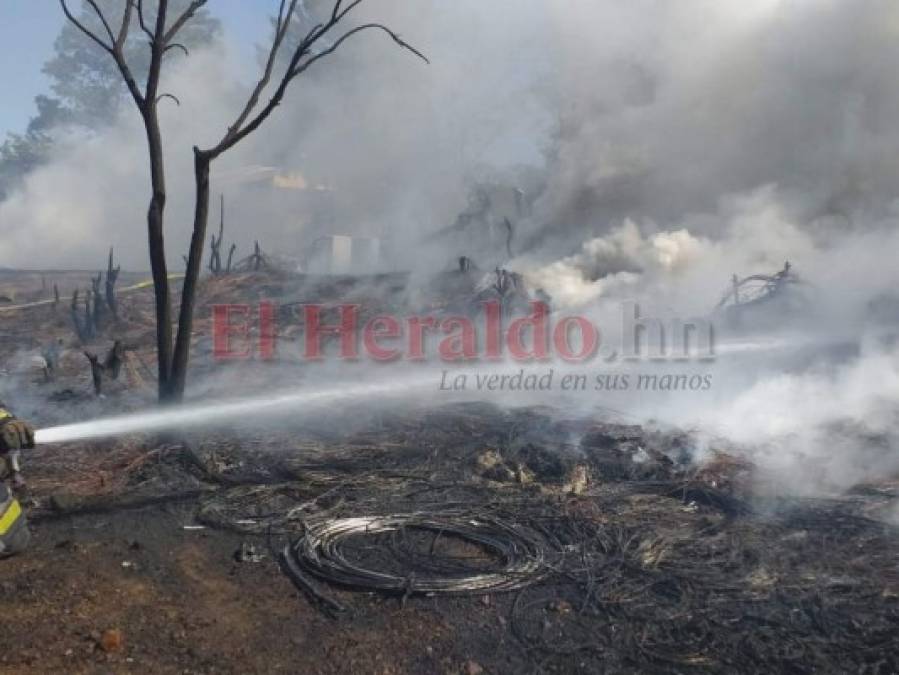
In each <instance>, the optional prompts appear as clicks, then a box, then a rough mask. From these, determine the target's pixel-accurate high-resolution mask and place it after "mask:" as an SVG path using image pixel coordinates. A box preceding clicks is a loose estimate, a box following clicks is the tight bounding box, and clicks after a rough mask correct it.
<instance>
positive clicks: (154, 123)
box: [144, 102, 172, 401]
mask: <svg viewBox="0 0 899 675" xmlns="http://www.w3.org/2000/svg"><path fill="white" fill-rule="evenodd" d="M144 118H145V121H146V127H147V142H148V145H149V149H150V180H151V182H152V185H153V196H152V198H151V199H150V208H149V211H148V212H147V232H148V235H149V246H150V269H151V270H152V273H153V290H154V293H155V296H156V364H157V370H158V372H159V400H160V401H167V400H170V398H171V396H170V387H169V384H170V382H171V372H172V301H171V289H170V287H169V272H168V266H167V264H166V260H165V237H164V236H163V224H164V220H163V214H164V212H165V202H166V191H165V190H166V187H165V165H164V163H163V154H162V136H161V135H160V132H159V120H158V118H157V114H156V104H155V102H154V103H152V104H150V105H149V110H148V111H147V112H146V114H145V115H144Z"/></svg>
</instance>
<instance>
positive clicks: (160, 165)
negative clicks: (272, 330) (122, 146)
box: [59, 0, 427, 401]
mask: <svg viewBox="0 0 899 675" xmlns="http://www.w3.org/2000/svg"><path fill="white" fill-rule="evenodd" d="M59 1H60V4H61V5H62V9H63V12H64V13H65V15H66V18H68V20H69V21H71V22H72V23H73V24H74V25H75V26H77V27H78V29H79V30H81V32H82V33H84V34H85V35H86V36H87V37H88V38H90V39H91V40H93V41H94V42H95V43H96V44H97V45H98V46H99V47H100V48H101V49H103V50H104V51H106V52H107V53H108V54H109V55H110V56H111V57H112V59H113V60H114V61H115V64H116V66H117V67H118V69H119V72H120V73H121V75H122V78H123V80H124V81H125V84H126V85H127V87H128V91H129V92H130V94H131V96H132V98H133V99H134V102H135V104H136V106H137V108H138V110H139V111H140V114H141V117H142V118H143V122H144V128H145V130H146V136H147V144H148V149H149V156H150V182H151V186H152V197H151V199H150V207H149V210H148V214H147V229H148V234H149V244H150V266H151V269H152V271H153V284H154V289H155V292H156V331H157V353H158V371H159V398H160V400H162V401H178V400H180V399H181V398H182V397H183V394H184V387H185V384H186V379H187V365H188V362H189V359H190V343H191V334H192V330H193V312H194V304H195V298H196V291H197V282H198V280H199V276H200V269H201V265H202V260H203V249H204V246H205V243H206V230H207V226H208V222H209V195H210V188H209V176H210V169H211V166H212V164H213V162H214V161H215V160H216V159H218V158H219V157H221V156H222V155H223V154H225V153H226V152H227V151H228V150H230V149H231V148H233V147H234V146H236V145H237V144H238V143H240V142H241V141H242V140H243V139H245V138H246V137H247V136H249V135H250V134H252V133H253V132H255V131H256V130H257V129H259V127H261V126H262V125H263V123H264V122H265V121H266V120H267V119H268V118H269V116H270V115H271V114H272V113H273V112H274V111H275V109H276V108H277V107H278V106H279V105H281V102H282V101H283V100H284V96H285V94H286V93H287V89H288V87H289V86H290V85H291V83H293V82H294V81H295V80H296V79H297V78H298V77H299V76H300V75H302V74H303V73H305V72H306V71H307V70H308V69H309V68H310V67H312V66H313V65H314V64H316V63H317V62H319V61H321V60H322V59H324V58H326V57H327V56H329V55H331V54H334V53H335V52H336V51H337V50H338V49H339V48H340V47H341V46H342V45H343V44H344V43H345V42H346V41H347V40H349V39H350V38H352V37H353V36H355V35H358V34H360V33H362V32H367V31H378V32H382V33H384V34H386V35H387V36H388V37H390V38H391V39H392V40H393V41H394V42H395V43H396V44H397V45H399V46H400V47H402V48H404V49H407V50H409V51H411V52H412V53H413V54H415V55H417V56H419V57H420V58H422V59H424V60H425V61H427V59H425V57H424V56H423V55H422V54H421V53H420V52H418V51H417V50H416V49H414V48H413V47H412V46H410V45H409V44H407V43H406V42H404V41H403V40H402V39H401V38H400V37H399V35H397V34H396V33H395V32H394V31H392V30H391V29H390V28H388V27H387V26H385V25H383V24H380V23H364V24H361V25H358V26H355V27H353V28H350V29H348V30H346V31H345V32H343V33H342V34H341V33H339V30H340V26H342V25H343V23H344V20H345V19H346V18H347V16H348V15H350V13H351V12H352V11H353V10H354V9H356V8H357V7H359V5H361V4H362V3H363V2H364V0H351V1H348V2H345V1H344V0H336V1H335V2H334V5H333V7H332V9H331V10H330V11H329V12H328V14H327V16H326V17H325V19H324V20H323V21H322V22H321V23H319V24H317V25H316V26H314V27H313V28H312V29H311V30H309V31H308V32H307V33H306V34H305V35H301V36H292V37H298V39H297V40H296V42H295V43H294V40H293V39H292V38H291V39H288V36H289V35H291V33H292V31H291V28H292V26H294V25H295V24H296V19H297V17H299V16H300V14H302V13H304V12H305V6H304V4H303V3H302V2H301V0H280V2H279V7H278V15H277V18H276V20H275V30H274V35H273V37H272V42H271V45H270V47H269V49H268V54H267V58H266V60H265V65H264V68H263V72H262V75H261V76H260V78H259V81H258V82H257V83H256V85H255V86H254V87H253V89H252V91H251V92H250V94H249V96H248V98H247V101H246V104H245V105H244V107H243V109H242V110H241V111H240V112H239V113H238V115H237V117H236V118H235V120H234V122H233V124H231V125H230V126H229V127H228V129H227V130H226V131H225V133H224V135H223V136H222V137H221V139H220V140H219V141H218V143H216V144H215V145H213V146H211V147H209V148H206V149H201V148H199V147H196V146H195V147H194V149H193V150H194V178H195V182H196V201H195V206H194V223H193V232H192V235H191V241H190V249H189V253H188V256H187V269H186V271H185V275H184V284H183V287H182V291H181V308H180V313H179V317H178V333H177V336H175V338H174V345H173V332H174V331H173V324H172V302H171V293H170V288H169V279H168V270H167V266H166V258H165V247H164V240H163V214H164V210H165V203H166V182H165V163H164V157H163V151H162V134H161V131H160V128H159V116H158V105H159V102H160V101H161V100H162V99H164V98H172V99H173V100H175V101H176V102H177V99H175V97H174V96H172V95H171V94H165V93H161V92H160V91H159V81H160V73H161V71H162V63H163V58H164V57H165V56H166V55H167V54H168V53H170V52H171V51H173V50H176V49H181V50H182V51H184V52H186V51H187V50H186V49H185V48H184V47H183V45H181V44H179V43H178V42H176V41H175V38H176V37H177V36H178V33H179V31H180V30H181V29H182V28H183V27H184V26H185V24H187V23H188V22H189V21H190V20H191V19H192V18H193V17H194V16H195V15H196V13H197V12H198V11H199V10H200V9H201V8H202V7H204V6H205V5H206V4H207V0H193V2H191V3H190V4H189V5H188V7H187V9H185V10H184V11H183V12H182V13H181V14H180V15H178V16H177V17H176V18H175V19H174V20H173V21H169V16H168V7H169V2H168V0H158V2H157V9H156V15H155V17H154V19H155V20H153V21H148V20H147V18H146V16H145V12H144V9H145V8H144V3H143V1H142V0H123V3H124V10H123V12H122V17H121V23H120V24H119V28H118V30H113V27H112V25H111V24H110V22H109V20H108V19H107V17H106V15H105V14H104V12H103V11H102V10H101V9H100V7H99V6H98V4H97V0H84V2H86V3H87V5H88V6H89V7H90V8H91V9H92V10H93V12H94V13H95V14H96V15H97V17H98V19H99V21H100V23H101V25H102V30H100V31H97V32H94V31H92V30H91V29H90V28H88V27H87V26H85V25H84V24H83V23H81V22H80V21H79V20H78V19H77V18H75V16H73V14H72V13H71V11H70V10H69V8H68V7H67V4H66V2H67V0H59ZM151 14H152V12H151ZM135 20H136V23H137V25H138V26H139V27H140V30H142V31H143V32H144V33H145V34H146V36H147V38H148V40H149V45H150V67H149V70H148V74H147V80H146V83H145V84H144V87H143V89H141V87H140V85H138V83H137V81H136V80H135V78H134V75H133V72H132V69H131V67H130V66H129V64H128V63H127V60H126V58H125V55H124V45H125V41H126V40H127V37H128V33H129V31H130V30H131V29H132V24H133V23H134V22H135ZM285 43H288V44H291V45H293V44H295V46H291V47H288V48H287V49H290V50H291V51H290V52H288V54H289V59H287V62H286V66H283V72H282V73H281V74H280V76H276V73H275V70H276V67H279V64H281V63H283V61H282V60H281V59H279V56H280V55H281V50H282V47H284V45H285ZM269 85H273V86H274V89H273V92H272V94H271V97H270V98H269V100H268V102H267V103H265V105H262V106H261V107H260V104H261V100H260V99H261V98H262V96H263V94H264V93H265V92H266V90H267V89H268V87H269Z"/></svg>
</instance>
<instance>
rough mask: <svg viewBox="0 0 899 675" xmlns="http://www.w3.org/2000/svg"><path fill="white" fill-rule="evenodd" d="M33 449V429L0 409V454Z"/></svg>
mask: <svg viewBox="0 0 899 675" xmlns="http://www.w3.org/2000/svg"><path fill="white" fill-rule="evenodd" d="M33 447H34V427H32V426H31V425H30V424H28V423H27V422H23V421H22V420H18V419H16V418H15V417H13V416H12V415H10V414H9V413H8V412H6V411H5V410H2V409H0V452H10V451H11V450H27V449H30V448H33Z"/></svg>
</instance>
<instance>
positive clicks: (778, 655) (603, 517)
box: [43, 403, 899, 673]
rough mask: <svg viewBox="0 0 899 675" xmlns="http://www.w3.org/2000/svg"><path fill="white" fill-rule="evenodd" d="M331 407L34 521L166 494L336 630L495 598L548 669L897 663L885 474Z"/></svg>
mask: <svg viewBox="0 0 899 675" xmlns="http://www.w3.org/2000/svg"><path fill="white" fill-rule="evenodd" d="M341 420H345V416H343V415H342V414H341V411H339V410H333V411H331V412H330V413H328V414H324V415H318V416H317V417H316V419H314V420H308V421H305V420H304V421H303V422H302V423H301V424H298V425H297V428H296V429H293V430H283V429H282V430H279V431H267V430H258V431H253V432H249V431H245V433H244V434H243V436H241V435H240V434H237V435H236V436H235V434H234V433H231V432H229V433H221V434H218V435H210V434H204V435H202V436H198V437H195V438H192V439H190V440H189V441H188V442H186V443H177V444H172V445H169V446H158V447H155V448H153V450H152V451H151V452H147V448H146V447H145V448H143V450H142V451H141V452H142V454H141V458H142V459H141V460H140V461H138V462H133V461H132V463H130V464H128V465H127V466H122V467H121V469H120V470H119V471H118V472H115V473H114V475H115V476H117V477H119V479H121V477H122V476H124V479H123V482H122V483H121V485H120V486H119V487H118V488H117V489H116V490H115V491H114V492H109V493H108V494H107V496H105V497H102V498H98V497H96V496H95V495H92V496H85V497H84V498H83V499H81V500H75V501H73V502H70V503H69V504H62V505H60V504H58V503H57V504H55V505H54V504H51V503H46V504H45V509H46V510H45V511H44V515H43V517H47V518H55V517H59V515H61V514H62V515H67V516H68V515H72V514H74V513H78V512H79V511H82V510H100V511H102V510H104V509H116V508H122V506H123V505H131V506H138V505H145V504H149V503H155V502H158V501H165V500H179V501H181V502H185V503H187V504H192V505H193V507H192V513H193V518H194V520H193V523H195V524H194V525H190V527H197V528H206V529H207V530H210V531H220V530H221V531H229V532H232V533H238V534H239V535H240V536H241V537H242V538H243V539H244V541H245V544H244V545H242V546H241V549H240V550H239V551H237V552H236V553H235V560H238V561H241V562H249V563H253V562H260V561H261V562H265V563H266V564H272V565H275V564H277V566H278V568H279V569H280V570H281V572H282V573H283V574H285V575H287V576H288V577H289V578H290V580H291V581H292V582H293V584H294V585H295V587H296V588H297V590H298V592H299V595H300V599H298V600H297V601H298V602H309V603H311V604H312V605H313V606H315V607H317V608H318V609H319V610H320V611H321V612H322V613H324V614H325V615H326V616H328V617H330V618H331V619H332V620H333V621H335V622H337V624H338V625H339V624H340V623H341V622H354V621H366V620H371V619H366V617H373V616H375V615H376V613H377V612H378V611H379V609H378V608H379V607H382V606H383V603H384V602H387V603H397V604H398V606H401V607H405V606H408V605H409V604H410V603H420V605H421V607H422V608H432V611H435V612H438V613H448V614H450V615H456V614H457V613H470V612H478V611H484V612H488V611H489V612H497V613H498V614H499V616H500V617H501V619H502V625H503V626H504V630H505V631H506V634H507V637H508V639H509V640H512V641H513V642H514V643H515V644H517V645H518V649H519V650H520V653H521V658H522V660H523V662H527V663H531V664H539V665H540V667H541V668H542V669H544V670H546V671H549V672H572V671H573V670H579V671H582V672H604V671H605V670H609V671H614V672H687V671H693V670H696V669H698V670H701V671H703V672H721V673H725V672H726V673H732V672H784V671H793V670H795V671H796V672H812V671H815V670H819V671H820V672H834V671H833V669H834V668H835V667H836V668H838V669H839V670H841V671H842V672H870V673H889V672H894V671H895V669H896V667H897V666H899V664H897V663H896V650H895V635H896V631H897V629H899V569H897V567H896V560H897V554H899V538H897V536H896V534H897V533H896V530H895V527H893V526H890V525H888V524H885V523H884V522H881V521H878V520H875V519H874V518H873V517H871V512H872V506H874V505H877V504H881V503H883V501H884V500H888V499H893V498H894V497H895V496H896V495H895V494H892V492H891V491H890V488H888V487H886V486H880V487H879V488H877V489H876V490H874V489H871V490H869V491H868V492H867V493H863V492H858V493H857V494H854V495H850V496H847V497H844V498H840V499H830V500H826V499H817V500H800V499H789V500H786V499H782V500H773V499H759V498H757V497H754V496H753V494H754V493H753V482H754V480H755V479H756V477H755V476H754V472H753V467H752V465H750V464H749V463H747V462H745V461H741V460H739V459H737V458H735V457H733V456H731V455H729V454H726V453H724V452H718V453H715V452H714V451H710V452H712V455H711V456H712V459H711V460H709V461H707V462H705V463H703V464H702V465H701V466H700V465H698V464H697V463H696V462H695V461H694V460H695V453H696V452H697V450H698V447H697V445H696V439H694V438H693V437H692V436H691V435H690V434H686V433H682V432H677V431H672V430H666V429H654V428H647V427H637V426H632V425H622V424H618V423H614V422H611V421H603V420H597V419H580V418H573V417H566V416H565V415H563V414H561V413H559V412H558V411H554V410H550V409H545V408H527V409H513V410H506V409H501V408H498V407H494V406H492V405H490V404H485V403H479V404H455V405H450V406H445V407H441V408H439V409H432V408H421V409H417V410H411V411H405V412H403V413H397V412H396V411H389V410H380V411H379V410H377V408H372V409H369V410H368V411H366V412H364V413H360V414H358V415H357V416H356V419H355V421H354V422H353V423H352V424H351V425H347V424H346V422H345V421H344V422H343V423H340V421H341ZM119 461H120V462H121V461H123V458H122V457H120V458H119ZM183 505H184V504H182V507H183Z"/></svg>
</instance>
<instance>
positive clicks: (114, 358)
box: [103, 340, 125, 380]
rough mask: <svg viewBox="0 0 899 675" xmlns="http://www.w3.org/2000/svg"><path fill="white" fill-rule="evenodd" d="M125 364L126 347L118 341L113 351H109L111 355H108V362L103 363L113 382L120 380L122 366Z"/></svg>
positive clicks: (114, 344) (113, 346)
mask: <svg viewBox="0 0 899 675" xmlns="http://www.w3.org/2000/svg"><path fill="white" fill-rule="evenodd" d="M124 363H125V345H123V344H122V342H121V340H116V341H115V342H114V343H113V345H112V349H110V350H109V353H108V354H107V355H106V360H105V361H104V362H103V370H104V371H105V372H107V373H109V376H110V377H111V378H112V379H113V380H117V379H119V373H120V372H121V371H122V365H123V364H124Z"/></svg>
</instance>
